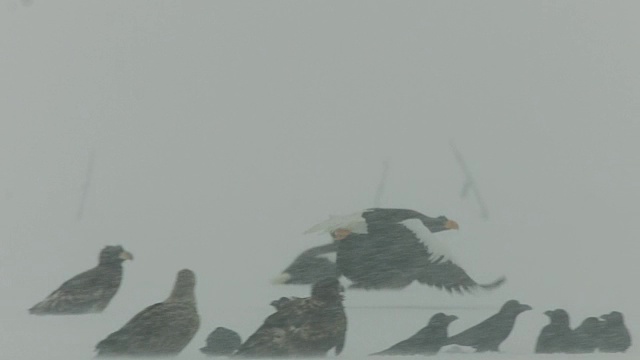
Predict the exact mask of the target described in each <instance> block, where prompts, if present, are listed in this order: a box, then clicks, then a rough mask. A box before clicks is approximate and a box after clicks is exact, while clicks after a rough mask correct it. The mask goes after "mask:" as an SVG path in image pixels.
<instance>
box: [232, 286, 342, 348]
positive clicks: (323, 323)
mask: <svg viewBox="0 0 640 360" xmlns="http://www.w3.org/2000/svg"><path fill="white" fill-rule="evenodd" d="M343 291H344V288H343V287H342V285H340V282H339V281H338V280H337V279H336V278H327V279H324V280H320V281H318V282H316V283H315V284H314V285H313V287H312V290H311V296H310V297H307V298H289V299H288V301H285V300H283V299H282V298H281V299H280V300H278V303H277V304H273V305H274V307H276V308H277V310H278V311H277V312H276V313H274V314H272V315H270V316H269V317H267V319H266V320H265V321H264V323H263V324H262V326H260V328H258V330H257V331H256V332H255V333H254V334H253V335H251V336H250V337H249V338H248V339H247V341H245V342H244V343H243V344H242V345H241V346H240V348H239V349H238V351H237V352H236V353H235V356H240V357H316V356H324V355H326V353H327V352H328V351H329V350H331V349H334V350H335V353H336V355H337V354H340V352H342V349H343V348H344V344H345V337H346V333H347V317H346V315H345V312H344V307H343V305H342V299H343V297H342V294H341V293H342V292H343Z"/></svg>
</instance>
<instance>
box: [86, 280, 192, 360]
mask: <svg viewBox="0 0 640 360" xmlns="http://www.w3.org/2000/svg"><path fill="white" fill-rule="evenodd" d="M195 284H196V277H195V274H194V273H193V271H191V270H187V269H184V270H180V271H179V272H178V276H177V278H176V281H175V284H174V286H173V290H172V291H171V295H169V297H168V298H167V299H166V300H165V301H164V302H161V303H157V304H154V305H151V306H149V307H147V308H146V309H144V310H142V311H141V312H139V313H138V314H137V315H136V316H134V317H133V318H132V319H131V320H129V322H127V323H126V324H125V325H124V326H123V327H122V328H121V329H120V330H118V331H116V332H114V333H112V334H110V335H109V336H107V338H106V339H104V340H102V341H100V342H99V343H98V344H97V345H96V351H97V352H98V354H97V356H118V357H122V356H174V355H177V354H178V353H180V351H182V349H183V348H184V347H185V346H187V344H188V343H189V342H190V341H191V339H192V338H193V336H194V335H195V334H196V331H198V327H199V326H200V317H199V316H198V312H197V309H196V300H195V295H194V288H195Z"/></svg>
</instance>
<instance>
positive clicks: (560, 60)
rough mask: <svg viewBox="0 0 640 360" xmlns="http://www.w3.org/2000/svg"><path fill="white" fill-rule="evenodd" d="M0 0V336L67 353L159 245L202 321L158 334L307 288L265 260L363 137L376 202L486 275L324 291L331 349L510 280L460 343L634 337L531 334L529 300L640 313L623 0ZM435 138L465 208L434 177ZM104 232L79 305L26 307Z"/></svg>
mask: <svg viewBox="0 0 640 360" xmlns="http://www.w3.org/2000/svg"><path fill="white" fill-rule="evenodd" d="M2 2H3V3H4V4H5V5H6V6H0V51H1V52H2V56H0V79H2V81H0V129H1V130H0V348H1V349H2V350H1V351H2V352H1V353H2V358H3V359H4V358H6V359H50V360H68V359H88V358H91V357H92V356H93V347H94V345H95V344H96V343H97V342H98V341H99V340H101V339H102V338H104V337H105V336H106V335H107V334H109V333H110V332H112V331H114V330H116V329H118V328H119V327H120V326H122V325H123V324H124V323H125V322H126V321H127V320H128V319H129V318H130V317H131V316H133V315H134V314H135V313H137V312H138V311H140V310H141V309H142V308H144V307H146V306H148V305H150V304H152V303H154V302H158V301H161V300H163V299H164V298H165V297H166V296H167V295H168V292H169V290H170V288H171V286H172V283H173V280H174V277H175V274H176V272H177V271H178V270H180V269H182V268H190V269H192V270H194V271H195V273H196V275H197V281H198V283H197V287H196V293H197V299H198V306H199V310H200V313H201V316H202V327H201V329H200V331H199V332H198V334H197V335H196V338H195V339H194V340H193V342H192V343H191V344H190V345H189V346H188V347H187V348H186V349H185V351H184V352H183V353H182V354H181V355H180V358H183V359H203V358H204V355H202V354H200V353H199V351H198V348H199V347H201V346H203V345H204V339H205V338H206V336H207V334H208V333H209V332H210V331H211V330H213V329H214V328H215V327H217V326H225V327H229V328H232V329H235V330H236V331H238V332H239V333H240V334H241V335H242V336H243V337H244V338H246V337H247V336H248V335H249V334H250V333H251V332H252V331H254V330H255V329H256V328H257V326H258V325H259V324H260V323H261V321H262V320H263V319H264V317H265V316H267V315H268V314H269V313H270V312H271V310H272V309H271V307H270V306H269V305H268V304H269V302H270V301H271V300H273V299H276V298H279V297H280V296H283V295H284V296H288V295H294V296H304V295H306V294H307V293H308V288H307V287H302V286H273V285H271V284H270V282H269V280H270V279H271V278H272V277H274V276H276V275H277V274H278V273H279V271H281V270H282V269H284V268H285V267H286V266H287V265H288V264H289V262H290V261H292V260H293V258H294V257H295V256H296V255H297V254H298V253H299V252H301V251H302V250H304V249H306V248H308V247H311V246H314V245H319V244H321V243H323V242H326V241H327V240H328V239H326V237H322V236H315V235H303V232H304V231H305V230H306V229H307V228H308V227H310V226H312V225H313V224H316V223H318V222H319V221H322V220H324V219H326V217H327V216H328V215H329V214H347V213H352V212H354V211H357V210H361V209H364V208H367V207H370V206H372V203H373V199H374V196H375V193H376V188H377V186H378V183H379V181H380V174H381V171H382V166H383V163H384V161H389V164H390V168H389V176H388V179H387V182H386V186H385V192H384V194H383V196H382V198H381V201H382V203H383V205H384V206H386V207H398V208H411V209H415V210H418V211H421V212H423V213H425V214H428V215H432V216H436V215H446V216H447V217H449V218H451V219H454V220H456V221H457V222H458V223H459V224H460V230H459V231H455V232H453V231H451V232H447V233H445V234H442V237H443V239H444V240H445V241H446V242H447V243H448V244H449V245H450V248H451V251H452V253H453V254H454V255H455V256H456V259H457V260H458V261H459V262H460V263H461V264H463V266H464V267H465V269H466V270H467V271H468V272H469V273H470V274H471V275H472V276H473V277H474V278H475V279H476V280H478V281H480V282H487V281H490V280H493V279H495V278H496V277H498V276H501V275H505V276H507V278H508V282H507V283H506V284H505V285H504V286H503V287H502V288H500V289H498V290H496V291H494V292H491V293H484V294H477V295H466V296H457V295H455V296H454V295H448V294H446V293H443V292H441V291H438V290H435V289H431V288H427V287H424V286H417V285H414V286H411V287H409V288H407V289H404V290H402V291H387V292H366V291H347V293H346V306H347V316H348V318H349V330H348V335H347V345H346V348H345V351H344V353H343V357H344V358H349V359H351V358H364V356H365V355H366V354H369V353H372V352H374V351H379V350H382V349H385V348H386V347H388V346H389V345H391V344H394V343H395V342H397V341H399V340H401V339H404V338H406V337H407V336H409V335H411V334H413V333H414V332H415V331H417V330H418V329H419V328H421V327H422V326H424V325H425V324H426V322H427V321H428V319H429V318H430V317H431V315H433V314H434V313H436V312H438V311H443V312H446V313H451V314H455V315H457V316H458V317H459V318H460V319H459V320H457V321H455V322H454V323H453V324H452V325H451V326H450V332H451V333H456V332H458V331H460V330H463V329H465V328H467V327H469V326H471V325H473V324H475V323H476V322H478V321H480V320H482V319H484V318H486V317H488V316H490V315H491V314H493V313H495V312H496V311H497V309H498V308H499V307H500V305H502V303H504V302H505V301H506V300H508V299H511V298H515V299H518V300H520V301H521V302H524V303H527V304H530V305H531V306H533V308H534V310H533V311H529V312H526V313H524V314H522V315H521V316H520V317H519V318H518V320H517V322H516V326H515V328H514V331H513V333H512V335H511V336H510V337H509V338H508V339H507V340H506V341H505V342H504V343H503V345H502V347H501V349H502V353H500V354H482V355H473V358H474V359H485V358H486V359H501V358H504V359H510V358H518V359H529V358H536V359H537V358H541V359H542V358H549V359H562V358H593V359H613V358H628V359H632V358H636V357H637V356H638V354H639V353H640V350H638V347H637V346H636V345H633V346H632V348H631V349H630V351H629V352H628V353H627V354H622V355H619V354H613V355H603V354H594V355H579V356H568V355H550V356H534V355H533V354H532V353H533V346H534V342H535V339H536V337H537V335H538V332H539V331H540V329H541V328H542V326H544V324H545V323H546V317H545V316H544V315H543V314H542V313H543V312H544V311H545V310H548V309H554V308H558V307H562V308H565V309H567V310H568V311H569V314H570V315H571V319H572V325H573V326H576V325H577V324H579V323H580V322H581V321H582V319H583V318H585V317H587V316H594V315H596V316H597V315H601V314H604V313H608V312H610V311H611V310H618V311H621V312H623V313H624V315H625V317H626V323H627V326H628V327H629V329H630V331H631V333H632V336H633V337H634V340H635V336H637V335H638V334H639V332H638V331H640V330H639V326H640V325H638V324H640V310H639V308H638V300H639V299H640V290H638V280H637V275H638V274H639V273H640V263H639V262H638V261H637V259H638V256H639V255H640V243H639V242H638V239H640V229H639V228H638V225H637V224H638V221H637V219H638V204H639V203H640V191H638V185H637V183H638V181H637V180H638V178H639V177H640V151H639V150H640V148H639V147H638V141H637V139H638V138H639V137H640V127H639V124H640V122H639V121H638V119H639V118H640V110H639V109H638V106H637V99H638V96H640V94H639V92H638V89H640V73H639V72H638V65H637V64H640V52H639V50H638V49H640V44H639V43H638V37H637V36H636V34H637V33H638V30H639V29H638V26H639V25H638V22H637V14H638V12H639V11H640V5H639V4H638V3H637V2H635V1H617V2H614V3H612V2H606V3H605V2H600V1H563V2H557V1H535V2H513V1H507V0H505V1H486V2H476V1H457V2H450V1H429V2H423V1H395V2H387V1H370V0H367V1H364V0H363V1H327V2H307V1H269V2H266V1H216V2H213V1H209V0H194V1H190V2H183V1H173V0H165V1H158V0H149V1H143V0H140V1H135V2H131V1H127V0H110V1H86V0H82V1H80V0H60V1H44V0H40V1H39V0H33V1H17V0H3V1H2ZM452 139H453V140H455V143H456V144H457V147H458V148H459V149H460V151H461V152H462V153H463V154H464V156H465V158H466V160H467V162H468V164H469V167H470V168H471V170H472V172H473V173H474V176H475V179H476V181H478V184H479V185H480V186H481V189H482V190H483V196H484V198H485V200H486V202H487V206H488V209H489V213H490V216H489V219H488V220H486V221H485V220H483V219H482V218H481V217H480V216H479V209H478V208H477V206H476V205H475V204H474V202H473V201H471V200H470V199H460V197H459V193H460V189H461V187H462V183H463V177H462V173H461V171H460V169H459V167H458V165H457V163H456V162H455V159H454V157H453V154H452V153H451V151H450V148H449V141H450V140H452ZM91 153H94V154H95V161H94V163H93V171H92V172H89V171H88V166H89V165H88V164H89V159H90V154H91ZM86 185H88V187H86ZM85 188H86V189H87V191H86V197H85V199H84V200H82V194H83V191H84V190H83V189H85ZM80 208H82V209H83V210H82V213H81V214H82V215H81V216H79V215H78V214H79V213H80V211H79V209H80ZM107 244H121V245H123V246H124V247H125V249H127V250H129V251H131V252H132V253H133V254H134V256H135V260H134V261H132V262H128V263H126V264H125V265H124V267H125V275H124V281H123V283H122V287H121V288H120V291H119V292H118V294H117V295H116V296H115V298H114V300H113V301H112V303H111V304H110V305H109V307H108V308H107V309H106V311H105V312H104V313H102V314H99V315H89V316H63V317H37V316H31V315H28V314H27V309H28V308H29V307H30V306H32V305H33V304H35V303H36V302H38V301H39V300H41V299H42V298H43V297H45V296H46V295H47V294H49V293H50V292H51V291H52V290H53V289H55V288H56V287H57V286H59V285H60V283H62V282H63V281H64V280H66V279H68V278H69V277H71V276H73V275H75V274H77V273H78V272H80V271H83V270H86V269H88V268H90V267H92V266H94V265H95V264H96V261H97V254H98V251H99V250H100V249H101V248H102V247H103V246H105V245H107ZM463 356H471V355H463V354H450V353H443V354H440V355H438V357H442V358H451V359H454V358H455V359H458V358H461V357H463Z"/></svg>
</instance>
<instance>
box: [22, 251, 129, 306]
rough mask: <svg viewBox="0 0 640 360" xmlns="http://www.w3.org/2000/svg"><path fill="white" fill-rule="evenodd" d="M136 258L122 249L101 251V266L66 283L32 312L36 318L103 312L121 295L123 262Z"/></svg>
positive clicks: (99, 263) (38, 304)
mask: <svg viewBox="0 0 640 360" xmlns="http://www.w3.org/2000/svg"><path fill="white" fill-rule="evenodd" d="M132 259H133V255H131V253H129V252H127V251H125V250H124V249H123V248H122V246H107V247H105V248H104V249H102V251H100V257H99V261H98V266H96V267H94V268H93V269H90V270H87V271H85V272H83V273H80V274H78V275H76V276H74V277H72V278H71V279H69V280H67V281H65V282H64V283H63V284H62V285H60V287H59V288H58V289H56V290H55V291H54V292H52V293H51V295H49V296H47V298H46V299H44V300H42V301H41V302H39V303H37V304H36V305H34V306H33V307H32V308H31V309H29V312H30V313H31V314H35V315H67V314H88V313H99V312H102V311H103V310H104V309H105V308H106V307H107V305H109V302H110V301H111V299H112V298H113V296H114V295H115V294H116V292H118V288H119V287H120V282H121V281H122V262H124V261H125V260H132Z"/></svg>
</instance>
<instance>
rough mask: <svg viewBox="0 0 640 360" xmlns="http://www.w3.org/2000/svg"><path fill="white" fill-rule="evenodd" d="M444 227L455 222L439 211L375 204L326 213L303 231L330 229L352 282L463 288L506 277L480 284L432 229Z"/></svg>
mask: <svg viewBox="0 0 640 360" xmlns="http://www.w3.org/2000/svg"><path fill="white" fill-rule="evenodd" d="M449 229H458V224H457V223H456V222H455V221H452V220H449V219H447V218H446V217H444V216H439V217H436V218H432V217H428V216H426V215H423V214H421V213H419V212H417V211H414V210H407V209H383V208H374V209H368V210H364V211H362V212H358V213H355V214H351V215H346V216H333V217H330V218H329V220H327V221H324V222H322V223H320V224H318V225H315V226H314V227H312V228H311V229H309V230H307V231H306V232H305V233H318V232H328V233H330V234H331V236H332V237H333V239H334V240H335V241H336V242H337V243H338V250H337V257H336V264H337V266H338V270H339V271H340V273H341V274H343V275H344V276H346V277H347V278H348V279H349V280H351V281H352V282H353V284H352V285H351V287H354V288H364V289H385V288H387V289H389V288H404V287H406V286H408V285H409V284H411V283H412V282H413V281H415V280H417V281H418V282H420V283H422V284H427V285H430V286H435V287H437V288H440V289H445V290H447V291H448V292H452V291H456V292H458V293H462V292H463V291H467V292H471V291H473V290H475V289H478V288H483V289H494V288H497V287H498V286H500V285H502V283H504V281H505V278H499V279H497V280H495V281H494V282H492V283H489V284H479V283H477V282H476V281H475V280H473V279H472V278H471V277H470V276H469V275H468V274H467V273H466V272H465V271H464V269H462V268H461V267H460V266H459V265H457V264H456V263H455V261H454V260H453V257H452V256H451V254H450V253H449V251H448V249H447V247H446V246H445V245H444V244H443V243H442V242H441V241H440V240H439V239H438V238H437V237H436V236H435V235H434V234H433V233H436V232H440V231H444V230H449Z"/></svg>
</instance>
